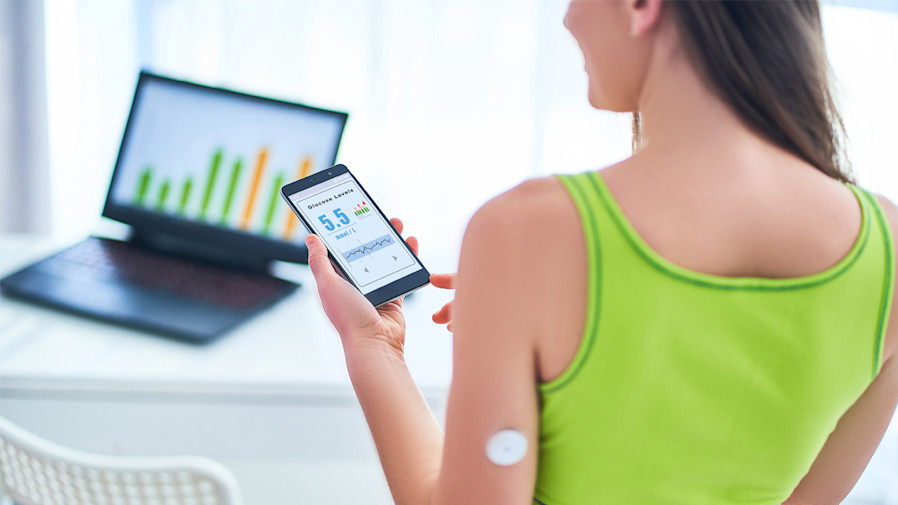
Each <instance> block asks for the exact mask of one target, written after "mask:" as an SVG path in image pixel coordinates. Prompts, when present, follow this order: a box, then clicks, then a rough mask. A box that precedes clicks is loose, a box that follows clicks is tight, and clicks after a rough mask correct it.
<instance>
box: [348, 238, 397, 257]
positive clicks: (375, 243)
mask: <svg viewBox="0 0 898 505" xmlns="http://www.w3.org/2000/svg"><path fill="white" fill-rule="evenodd" d="M392 243H393V239H392V238H390V236H389V235H384V236H383V237H378V238H376V239H374V240H372V241H371V242H368V243H367V244H362V245H361V246H359V247H356V248H355V249H351V250H349V251H344V252H343V257H344V258H346V261H348V262H350V263H352V262H353V261H355V260H357V259H361V258H363V257H365V256H367V255H369V254H371V253H373V252H374V251H377V250H379V249H383V248H384V247H387V246H389V245H390V244H392Z"/></svg>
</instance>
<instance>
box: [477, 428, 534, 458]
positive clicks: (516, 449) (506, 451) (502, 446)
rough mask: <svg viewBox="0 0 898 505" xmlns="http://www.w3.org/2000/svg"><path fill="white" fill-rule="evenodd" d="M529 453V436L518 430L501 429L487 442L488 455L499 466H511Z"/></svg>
mask: <svg viewBox="0 0 898 505" xmlns="http://www.w3.org/2000/svg"><path fill="white" fill-rule="evenodd" d="M525 454H527V437H525V436H524V434H523V433H521V432H520V431H518V430H511V429H506V430H500V431H497V432H496V433H494V434H493V436H491V437H490V439H489V440H488V441H487V443H486V457H488V458H489V459H490V461H492V462H493V463H495V464H497V465H499V466H511V465H513V464H515V463H517V462H519V461H521V460H522V459H524V455H525Z"/></svg>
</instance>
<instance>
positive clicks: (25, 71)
mask: <svg viewBox="0 0 898 505" xmlns="http://www.w3.org/2000/svg"><path fill="white" fill-rule="evenodd" d="M43 34H44V5H43V3H42V2H37V1H15V0H13V1H0V232H45V231H47V230H48V229H49V217H50V202H49V201H48V198H47V196H48V195H49V191H48V186H47V183H48V171H49V168H48V162H47V156H48V153H47V105H46V104H47V102H46V91H45V89H46V79H45V74H44V61H45V60H44V38H43Z"/></svg>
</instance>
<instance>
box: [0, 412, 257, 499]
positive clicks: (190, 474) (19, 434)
mask: <svg viewBox="0 0 898 505" xmlns="http://www.w3.org/2000/svg"><path fill="white" fill-rule="evenodd" d="M2 488H5V490H6V493H7V495H8V496H9V497H10V498H11V499H12V500H13V502H14V503H16V505H241V504H242V500H241V498H240V490H239V487H238V485H237V480H236V479H235V478H234V475H233V474H232V473H231V472H230V470H228V469H227V468H225V467H224V466H222V465H221V464H219V463H217V462H215V461H212V460H210V459H207V458H201V457H192V456H179V457H165V458H126V457H116V456H100V455H95V454H88V453H84V452H80V451H75V450H72V449H67V448H65V447H61V446H58V445H56V444H53V443H51V442H48V441H46V440H43V439H41V438H39V437H37V436H36V435H34V434H32V433H29V432H28V431H25V430H24V429H22V428H21V427H19V426H16V425H15V424H13V423H11V422H10V421H8V420H7V419H4V418H3V417H0V490H2ZM0 503H2V499H0Z"/></svg>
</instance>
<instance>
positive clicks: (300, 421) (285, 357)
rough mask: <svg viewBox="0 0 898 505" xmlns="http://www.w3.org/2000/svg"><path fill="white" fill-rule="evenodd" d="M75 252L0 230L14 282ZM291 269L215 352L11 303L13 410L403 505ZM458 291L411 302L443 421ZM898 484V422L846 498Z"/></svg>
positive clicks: (73, 440) (280, 494)
mask: <svg viewBox="0 0 898 505" xmlns="http://www.w3.org/2000/svg"><path fill="white" fill-rule="evenodd" d="M64 245H66V244H59V243H54V242H53V241H52V240H50V239H38V238H34V237H27V236H13V235H0V275H3V274H6V273H8V272H10V271H12V270H13V269H15V268H18V267H19V266H24V265H25V264H27V263H29V262H30V261H33V260H36V259H39V258H40V257H42V256H44V255H46V254H48V253H50V252H53V251H55V250H57V249H59V248H61V247H63V246H64ZM423 259H424V261H425V262H426V263H428V265H429V266H432V268H434V270H435V271H448V270H449V269H450V268H451V265H449V264H446V263H447V261H445V259H444V261H443V264H440V263H439V261H438V260H437V261H436V262H430V261H428V258H427V257H426V256H425V257H423ZM432 263H436V264H435V265H434V264H432ZM284 274H285V276H286V277H289V278H295V279H296V280H299V281H300V282H302V283H303V284H304V286H305V287H304V288H302V289H300V290H299V291H298V292H297V293H296V294H295V295H293V296H291V297H290V298H289V299H287V300H285V301H283V302H282V303H280V304H278V305H277V306H275V307H273V308H272V309H270V310H269V311H267V312H265V313H264V314H262V315H260V316H259V317H257V318H255V319H253V320H252V321H250V322H249V323H247V324H246V325H244V326H243V327H240V328H238V329H236V330H235V331H233V332H232V333H230V334H229V335H227V336H225V337H224V338H223V339H222V340H220V341H218V342H216V343H213V344H212V345H208V346H201V347H200V346H193V345H189V344H183V343H179V342H176V341H171V340H167V339H164V338H161V337H156V336H153V335H150V334H146V333H141V332H136V331H131V330H126V329H121V328H117V327H113V326H109V325H106V324H103V323H99V322H94V321H91V320H88V319H84V318H81V317H78V316H72V315H67V314H62V313H58V312H56V311H53V310H50V309H44V308H39V307H34V306H31V305H28V304H25V303H22V302H18V301H14V300H10V299H3V298H0V415H3V416H6V417H8V418H9V419H11V420H12V421H14V422H17V423H19V424H21V425H23V426H24V427H26V428H28V429H29V430H32V431H34V432H35V433H37V434H38V435H41V436H43V437H45V438H47V439H50V440H53V441H56V442H58V443H61V444H64V445H67V446H70V447H74V448H78V449H82V450H88V451H94V452H100V453H105V454H124V455H131V456H139V455H166V454H167V455H172V454H199V455H205V456H210V457H213V458H215V459H217V460H219V461H221V462H223V463H224V464H226V465H227V466H229V467H230V468H231V469H232V470H234V472H235V473H236V474H237V478H238V480H240V482H241V486H242V488H243V492H244V496H245V498H246V502H247V504H255V503H259V504H261V503H265V504H267V505H278V504H281V503H283V504H287V503H290V504H296V503H314V504H341V505H343V504H349V503H364V504H366V505H369V504H385V503H390V502H391V501H390V495H389V491H388V489H387V487H386V483H385V481H384V479H383V476H382V473H381V470H380V466H379V464H378V462H377V456H376V453H375V452H374V447H373V444H372V442H371V439H370V435H369V433H368V429H367V426H366V425H365V421H364V417H363V416H362V413H361V410H360V409H359V407H358V403H357V401H356V400H355V397H354V395H353V394H352V390H351V386H350V384H349V378H348V376H347V374H346V370H345V367H344V365H343V352H342V348H341V347H340V344H339V341H338V337H337V335H336V333H335V332H334V331H333V329H332V328H331V327H330V324H329V323H328V321H327V320H326V319H325V317H324V314H323V312H322V310H321V308H320V304H319V301H318V296H317V292H316V291H315V289H314V283H313V282H311V279H310V274H309V272H308V270H307V269H306V268H305V267H296V266H293V268H288V270H287V271H286V272H284ZM449 296H450V295H449V294H448V293H445V292H439V291H437V290H435V289H426V290H423V291H421V292H419V293H418V294H416V296H415V297H414V298H412V299H411V300H408V302H407V304H406V309H407V310H406V314H407V319H408V339H407V341H408V350H407V359H408V363H409V367H410V369H411V372H412V374H413V375H414V377H415V379H416V380H417V381H418V384H419V385H421V387H422V389H423V391H424V393H425V396H426V397H427V399H428V401H429V402H430V404H431V406H433V407H434V409H435V411H436V413H437V416H438V418H439V419H442V417H443V413H444V410H445V394H446V388H447V386H448V383H449V378H450V370H451V337H450V335H449V334H448V332H446V331H445V330H443V329H442V328H440V327H437V326H435V325H433V324H432V323H431V322H430V314H431V312H432V311H434V310H436V308H438V307H440V306H442V303H444V302H445V301H447V300H448V299H449ZM895 475H898V425H896V423H895V422H893V423H892V427H891V428H890V430H889V433H887V435H886V438H885V440H884V441H883V443H882V445H881V446H880V448H879V450H878V451H877V454H876V455H875V456H874V458H873V462H872V463H871V465H870V467H869V468H868V470H867V472H866V473H865V475H864V476H863V477H862V479H861V482H860V483H859V484H858V486H857V488H856V489H855V492H853V493H852V495H851V497H850V499H849V500H847V501H846V503H851V504H857V505H860V504H868V505H874V504H875V505H895V504H898V479H895Z"/></svg>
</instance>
